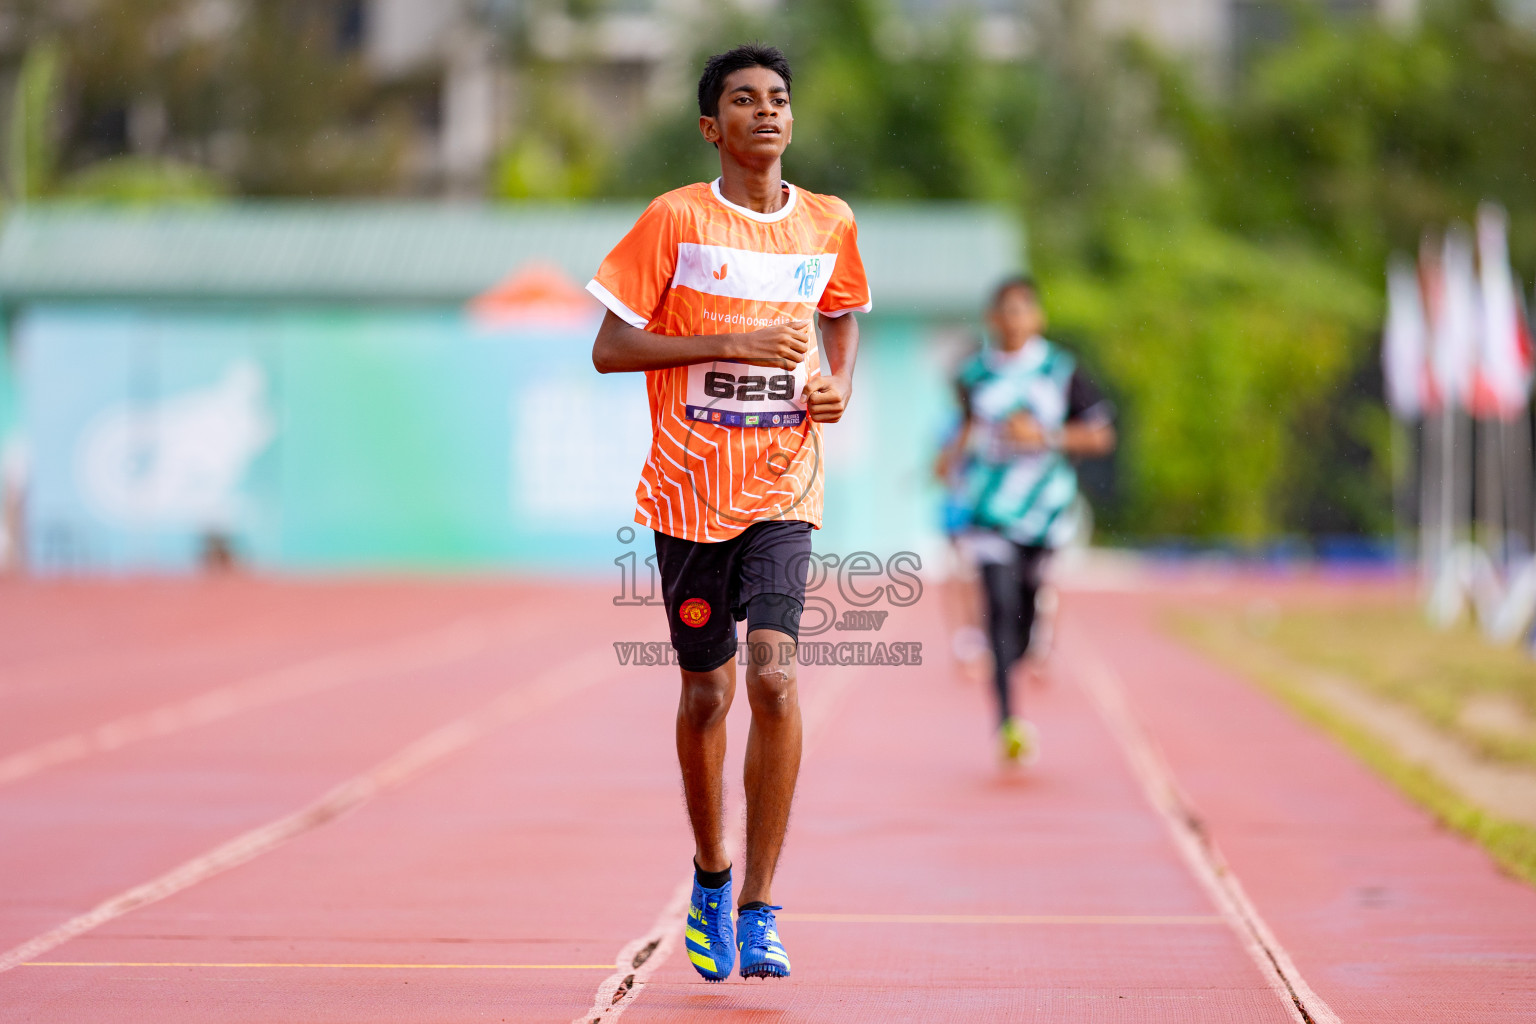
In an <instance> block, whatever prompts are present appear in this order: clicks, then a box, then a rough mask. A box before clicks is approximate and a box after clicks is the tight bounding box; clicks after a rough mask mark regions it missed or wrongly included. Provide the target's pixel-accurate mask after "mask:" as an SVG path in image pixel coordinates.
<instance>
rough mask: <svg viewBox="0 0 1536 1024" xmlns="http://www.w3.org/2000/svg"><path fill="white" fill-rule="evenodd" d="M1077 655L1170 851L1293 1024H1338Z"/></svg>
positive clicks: (1157, 758)
mask: <svg viewBox="0 0 1536 1024" xmlns="http://www.w3.org/2000/svg"><path fill="white" fill-rule="evenodd" d="M1071 646H1072V648H1073V654H1074V655H1075V657H1071V656H1069V657H1068V659H1067V660H1068V661H1069V662H1071V663H1072V664H1073V667H1074V668H1076V669H1077V671H1074V672H1073V673H1072V675H1073V677H1074V678H1076V679H1077V680H1078V681H1079V682H1080V683H1081V684H1082V686H1083V688H1084V689H1085V690H1087V691H1088V695H1089V697H1090V698H1092V700H1093V703H1094V706H1095V707H1096V708H1097V709H1098V712H1099V716H1100V717H1101V718H1102V719H1103V720H1104V724H1105V725H1106V726H1108V727H1109V731H1110V734H1111V735H1113V736H1114V737H1115V740H1116V741H1117V742H1118V743H1119V745H1120V749H1121V752H1122V753H1123V754H1124V755H1125V759H1126V761H1127V762H1128V763H1129V764H1130V767H1131V772H1132V774H1133V775H1135V776H1136V780H1137V782H1139V783H1140V784H1141V788H1142V790H1143V792H1145V793H1146V796H1147V801H1148V802H1149V803H1151V804H1152V806H1153V808H1155V809H1156V810H1157V813H1158V815H1159V816H1160V817H1162V819H1163V822H1164V823H1165V824H1166V825H1167V826H1168V831H1169V832H1170V833H1171V834H1172V836H1173V841H1174V846H1175V847H1177V849H1178V851H1179V853H1180V854H1181V855H1182V856H1183V858H1184V862H1185V864H1187V865H1188V866H1189V869H1190V871H1191V873H1193V874H1194V876H1195V878H1197V879H1198V880H1199V881H1200V884H1201V885H1202V886H1203V887H1204V888H1205V890H1206V892H1207V893H1208V894H1209V895H1210V897H1211V900H1212V902H1214V903H1215V904H1216V907H1217V909H1219V910H1220V911H1221V914H1222V916H1223V917H1224V918H1226V920H1227V923H1228V924H1229V925H1231V927H1232V930H1233V931H1234V932H1236V933H1237V936H1238V939H1239V940H1240V941H1241V942H1242V945H1243V948H1244V949H1245V950H1246V951H1247V952H1248V956H1249V957H1250V958H1251V959H1252V960H1253V962H1254V965H1255V966H1257V967H1258V969H1259V973H1260V974H1262V975H1263V976H1264V978H1265V980H1266V981H1267V982H1268V983H1269V986H1270V988H1271V989H1273V990H1274V992H1275V994H1276V995H1277V996H1278V997H1279V998H1280V1000H1281V1002H1282V1003H1283V1004H1284V1005H1285V1007H1286V1010H1287V1011H1288V1012H1289V1013H1290V1015H1291V1019H1292V1020H1294V1021H1296V1022H1297V1024H1340V1021H1339V1018H1338V1016H1337V1015H1336V1014H1335V1013H1334V1012H1333V1010H1332V1009H1330V1008H1329V1006H1328V1004H1327V1003H1325V1002H1324V1001H1323V998H1322V997H1321V996H1319V995H1318V994H1317V992H1316V991H1314V990H1313V988H1312V986H1310V985H1308V984H1307V981H1306V979H1305V978H1303V977H1302V975H1301V971H1299V970H1297V968H1296V964H1295V962H1294V961H1292V960H1291V956H1290V954H1289V953H1287V952H1286V950H1285V947H1284V946H1282V945H1281V944H1280V941H1279V940H1278V939H1277V938H1275V934H1274V932H1272V931H1271V930H1270V928H1269V925H1268V924H1267V923H1266V922H1265V921H1264V918H1263V916H1262V915H1260V914H1259V910H1258V908H1257V907H1255V906H1254V905H1253V901H1252V900H1250V899H1249V898H1248V894H1247V893H1246V892H1245V891H1244V890H1243V886H1242V883H1241V882H1240V881H1238V878H1237V875H1236V874H1235V873H1233V871H1232V868H1231V866H1230V865H1228V864H1227V862H1226V860H1225V859H1224V858H1223V857H1222V855H1221V851H1220V850H1218V849H1217V848H1216V843H1215V840H1213V839H1212V838H1211V837H1210V836H1209V835H1208V834H1206V832H1205V831H1204V829H1203V828H1202V827H1201V825H1200V819H1199V816H1198V815H1197V814H1196V813H1195V812H1194V810H1193V807H1194V804H1193V803H1192V802H1191V801H1190V799H1189V798H1188V797H1187V796H1185V795H1184V794H1183V792H1182V791H1181V790H1180V789H1179V786H1178V782H1177V780H1176V779H1175V778H1174V775H1173V770H1172V769H1171V768H1169V767H1168V763H1167V762H1166V761H1165V760H1164V759H1163V757H1162V755H1161V754H1160V753H1159V752H1158V750H1157V748H1156V747H1155V746H1153V744H1152V741H1151V739H1149V738H1148V736H1147V735H1146V733H1145V732H1144V731H1143V730H1142V728H1141V726H1140V725H1139V724H1138V723H1137V722H1136V718H1135V715H1134V714H1133V713H1132V712H1131V708H1130V703H1129V702H1128V701H1127V700H1126V696H1125V687H1124V686H1123V685H1122V683H1121V682H1120V678H1119V676H1117V675H1116V674H1115V671H1114V669H1112V668H1110V666H1109V664H1108V663H1107V662H1105V661H1104V660H1103V658H1101V657H1100V656H1099V655H1098V654H1096V653H1094V652H1093V651H1092V650H1090V649H1089V648H1087V647H1083V648H1080V649H1079V648H1078V645H1077V644H1073V645H1071ZM1064 653H1065V652H1064Z"/></svg>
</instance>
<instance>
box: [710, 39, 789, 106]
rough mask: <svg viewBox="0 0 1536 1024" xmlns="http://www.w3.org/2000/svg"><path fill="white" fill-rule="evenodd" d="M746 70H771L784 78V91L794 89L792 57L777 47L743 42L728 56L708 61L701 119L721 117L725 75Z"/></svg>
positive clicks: (716, 55) (725, 53)
mask: <svg viewBox="0 0 1536 1024" xmlns="http://www.w3.org/2000/svg"><path fill="white" fill-rule="evenodd" d="M742 68H767V69H768V70H769V71H772V72H774V73H775V74H777V75H778V76H779V77H780V78H782V79H784V88H785V89H786V90H788V89H789V88H790V79H792V78H793V77H794V75H793V74H792V73H791V72H790V70H789V58H788V57H786V56H784V51H782V50H780V49H779V48H778V47H777V46H765V45H763V44H762V43H742V44H741V45H740V46H737V47H735V48H733V49H730V50H726V51H725V52H724V53H717V54H715V55H714V56H713V57H711V58H709V60H707V61H705V62H704V73H703V74H702V75H700V76H699V116H700V117H718V116H719V114H720V93H721V92H722V91H723V90H724V89H725V76H726V75H729V74H730V73H731V72H732V71H740V70H741V69H742Z"/></svg>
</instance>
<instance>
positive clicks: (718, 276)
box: [715, 263, 730, 281]
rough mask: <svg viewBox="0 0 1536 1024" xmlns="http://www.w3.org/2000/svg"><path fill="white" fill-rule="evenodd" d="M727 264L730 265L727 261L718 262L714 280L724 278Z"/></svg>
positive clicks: (722, 279)
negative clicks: (718, 267)
mask: <svg viewBox="0 0 1536 1024" xmlns="http://www.w3.org/2000/svg"><path fill="white" fill-rule="evenodd" d="M729 266H730V264H729V263H722V264H720V269H719V270H717V271H715V280H716V281H724V280H725V268H726V267H729Z"/></svg>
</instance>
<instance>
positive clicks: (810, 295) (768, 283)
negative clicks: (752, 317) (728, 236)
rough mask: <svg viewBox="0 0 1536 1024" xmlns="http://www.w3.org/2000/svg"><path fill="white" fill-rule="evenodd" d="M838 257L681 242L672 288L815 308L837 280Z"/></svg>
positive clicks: (834, 254) (832, 253)
mask: <svg viewBox="0 0 1536 1024" xmlns="http://www.w3.org/2000/svg"><path fill="white" fill-rule="evenodd" d="M836 263H837V253H835V252H825V253H820V254H817V255H808V254H802V253H777V252H752V251H751V250H748V249H730V248H727V247H726V246H723V245H700V244H699V243H697V242H679V243H678V246H677V270H676V271H675V272H674V274H673V277H672V286H673V287H674V288H675V287H683V288H692V289H693V290H694V291H699V292H703V293H704V294H706V295H723V296H726V297H727V298H732V299H750V300H753V301H756V302H806V303H810V304H811V305H813V306H814V305H815V304H816V303H817V302H819V301H821V293H822V292H823V291H825V290H826V288H827V282H828V281H830V280H831V279H832V267H833V266H834V265H835V264H836Z"/></svg>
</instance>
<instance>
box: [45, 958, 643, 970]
mask: <svg viewBox="0 0 1536 1024" xmlns="http://www.w3.org/2000/svg"><path fill="white" fill-rule="evenodd" d="M21 966H23V967H307V968H313V969H316V970H319V969H324V970H331V969H333V968H338V967H342V968H348V969H354V970H368V971H607V970H611V969H612V968H613V965H612V964H289V963H272V964H267V963H208V962H204V961H196V962H194V961H184V960H156V961H136V960H29V961H28V962H26V963H24V964H22V965H21Z"/></svg>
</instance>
